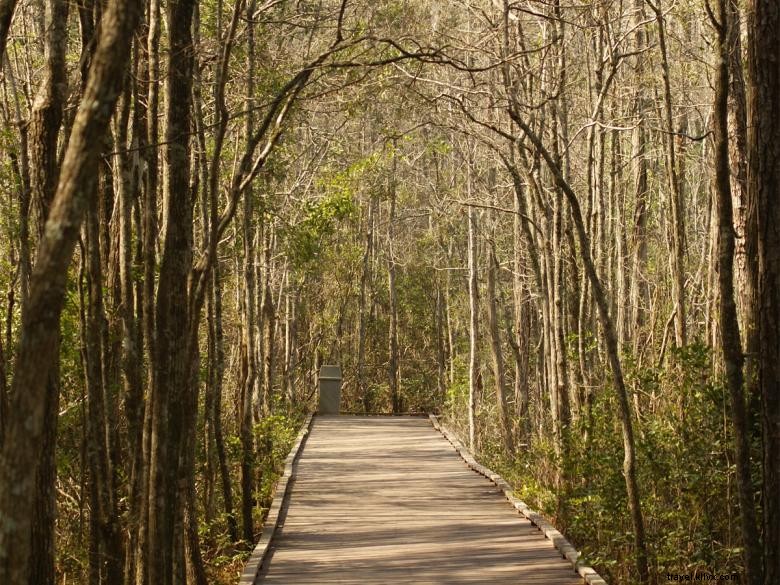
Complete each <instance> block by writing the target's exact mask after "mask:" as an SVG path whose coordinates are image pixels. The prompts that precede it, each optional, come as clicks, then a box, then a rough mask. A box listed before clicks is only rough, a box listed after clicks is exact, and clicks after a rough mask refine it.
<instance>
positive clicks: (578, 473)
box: [450, 345, 757, 585]
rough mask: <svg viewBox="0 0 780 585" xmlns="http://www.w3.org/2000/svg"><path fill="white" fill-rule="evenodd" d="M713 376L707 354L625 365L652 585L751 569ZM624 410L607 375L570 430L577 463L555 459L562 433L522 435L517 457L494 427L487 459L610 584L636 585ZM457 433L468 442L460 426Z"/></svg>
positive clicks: (719, 388)
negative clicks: (745, 559) (744, 556)
mask: <svg viewBox="0 0 780 585" xmlns="http://www.w3.org/2000/svg"><path fill="white" fill-rule="evenodd" d="M712 372H713V368H712V364H711V356H710V353H709V350H708V349H707V348H705V347H704V346H701V345H694V346H690V347H688V348H685V349H683V350H681V351H675V352H673V354H672V355H671V356H670V358H669V360H668V363H667V364H665V365H664V366H663V367H660V368H643V369H641V370H638V369H637V368H635V367H634V366H633V365H631V364H630V363H629V364H628V366H627V372H626V373H627V382H628V385H629V388H630V391H631V394H632V396H631V397H630V398H631V402H632V406H633V410H634V415H635V417H634V426H635V428H634V431H635V437H636V445H637V464H638V481H639V488H640V493H641V497H642V507H643V513H644V521H645V528H646V532H647V541H648V548H649V554H650V564H651V571H652V579H653V583H665V582H666V580H667V577H666V575H667V573H674V574H692V575H693V574H697V573H703V572H708V573H720V574H725V573H732V572H736V573H741V572H742V570H741V557H740V554H741V548H740V546H741V543H740V536H739V518H738V517H737V515H736V513H735V512H734V510H737V509H738V506H737V501H736V483H735V478H734V462H733V455H732V447H731V445H732V436H731V431H730V425H729V423H728V396H727V394H726V390H725V389H724V387H723V385H722V384H721V383H720V382H719V381H718V380H717V379H716V377H715V376H714V375H713V373H712ZM637 405H638V408H637ZM617 406H618V405H617V399H616V396H615V394H614V392H613V390H612V387H611V385H610V384H609V378H608V377H606V376H605V379H604V380H603V382H602V385H601V386H600V387H599V388H598V389H597V391H596V393H595V395H594V397H593V401H592V405H591V408H590V410H589V412H588V411H585V412H583V413H582V414H581V415H580V416H579V417H576V418H575V420H574V422H573V423H572V425H571V428H570V429H569V435H568V436H569V441H568V445H569V452H568V454H567V455H565V456H558V455H557V454H556V449H555V448H554V444H553V440H552V432H551V431H549V432H547V430H546V427H542V428H543V429H545V431H544V432H542V433H539V432H535V433H534V434H533V435H532V436H531V437H527V438H525V439H521V438H518V443H522V445H521V448H519V449H518V452H517V454H516V455H515V457H513V458H509V457H507V456H506V455H505V454H504V453H503V449H502V446H501V443H500V441H499V440H498V429H497V428H492V429H490V430H489V431H488V430H485V432H483V433H482V439H481V441H480V443H479V445H478V457H479V459H481V460H482V462H483V463H484V464H485V465H487V466H488V467H490V468H491V469H493V470H495V471H496V472H497V473H499V474H500V475H502V476H503V477H504V478H505V479H506V480H507V481H508V482H509V483H510V484H511V485H512V486H514V488H515V493H516V496H517V497H518V498H520V499H522V500H523V501H525V502H526V503H527V504H528V505H529V506H530V507H531V508H533V509H536V510H538V511H540V512H542V513H543V514H544V515H545V516H546V517H547V518H548V519H549V520H550V521H551V522H553V524H555V525H556V527H558V528H559V529H560V530H561V531H562V532H564V534H565V535H566V536H567V538H568V539H569V540H570V541H571V542H572V544H573V545H574V546H575V547H576V548H577V549H578V550H579V551H581V552H582V554H583V556H584V558H585V560H586V561H587V562H588V563H589V564H591V565H592V566H593V567H594V568H595V569H596V570H597V571H598V572H599V573H600V574H601V575H602V576H603V577H604V578H605V579H606V580H607V581H608V582H609V583H612V584H615V585H617V584H625V585H633V584H634V583H636V582H637V578H636V572H635V569H634V557H633V554H634V536H633V526H632V523H631V518H630V515H629V510H628V504H627V500H626V491H625V480H624V476H623V472H622V470H623V443H622V435H621V428H620V424H619V422H618V420H617V415H616V413H617ZM450 424H452V425H453V426H454V427H455V428H457V430H458V432H459V434H460V436H461V437H466V436H467V433H464V430H465V425H464V424H463V422H462V420H456V419H451V420H450ZM486 424H487V423H486ZM482 430H484V429H482ZM486 437H487V438H486ZM756 447H757V446H756ZM559 469H560V472H561V477H562V478H563V479H561V480H560V482H559V480H558V470H559Z"/></svg>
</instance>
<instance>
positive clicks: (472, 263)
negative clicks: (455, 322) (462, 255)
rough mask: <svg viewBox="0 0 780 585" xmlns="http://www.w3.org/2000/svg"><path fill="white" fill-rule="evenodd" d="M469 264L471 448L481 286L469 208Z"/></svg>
mask: <svg viewBox="0 0 780 585" xmlns="http://www.w3.org/2000/svg"><path fill="white" fill-rule="evenodd" d="M468 224H469V227H468V229H469V234H468V265H469V315H470V317H469V403H468V413H469V449H471V451H472V452H474V447H475V446H476V432H477V430H476V418H477V416H476V411H477V383H478V381H477V379H478V378H479V356H478V355H477V350H478V343H479V288H478V281H477V212H476V210H475V209H474V208H473V207H469V210H468Z"/></svg>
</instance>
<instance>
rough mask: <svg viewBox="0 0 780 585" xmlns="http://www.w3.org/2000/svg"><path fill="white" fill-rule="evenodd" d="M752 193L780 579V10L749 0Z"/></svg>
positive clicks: (772, 544) (767, 501)
mask: <svg viewBox="0 0 780 585" xmlns="http://www.w3.org/2000/svg"><path fill="white" fill-rule="evenodd" d="M746 12H747V14H748V31H749V35H748V44H749V47H748V72H749V88H750V91H749V102H748V160H749V168H748V197H749V198H750V199H751V200H752V202H753V203H754V204H755V205H756V208H757V211H758V270H759V278H758V283H759V289H758V306H759V307H760V312H759V315H758V328H759V387H760V389H761V426H762V430H763V464H764V477H763V486H762V488H763V508H764V509H763V512H764V533H763V541H764V583H765V585H773V584H776V583H778V582H780V554H778V553H777V551H778V550H780V498H779V497H778V494H780V116H778V114H777V104H778V103H780V68H778V66H777V55H778V54H780V11H778V6H777V3H776V2H775V1H774V0H750V2H748V9H747V11H746Z"/></svg>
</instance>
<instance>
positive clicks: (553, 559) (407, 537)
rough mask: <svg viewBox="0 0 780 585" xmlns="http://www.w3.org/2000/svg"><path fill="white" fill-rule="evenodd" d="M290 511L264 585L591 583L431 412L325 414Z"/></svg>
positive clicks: (307, 453)
mask: <svg viewBox="0 0 780 585" xmlns="http://www.w3.org/2000/svg"><path fill="white" fill-rule="evenodd" d="M282 518H283V527H282V528H281V530H280V531H279V532H277V533H276V536H275V537H274V540H273V542H272V546H271V551H270V554H269V557H268V559H267V560H266V563H265V567H264V570H263V571H262V573H261V576H260V579H259V582H260V583H267V584H272V583H287V584H293V583H294V584H296V585H297V584H300V585H303V584H328V583H342V584H354V585H358V584H370V585H379V584H382V585H389V584H391V583H404V582H405V583H408V584H441V585H456V584H460V583H496V584H504V583H506V584H509V583H512V584H529V585H531V584H539V585H541V584H545V585H575V584H580V583H582V580H581V579H580V578H579V577H578V576H577V575H576V574H575V573H574V572H573V570H572V568H571V565H570V564H569V563H568V562H567V561H565V560H564V559H562V558H561V556H560V554H559V553H558V552H557V551H556V550H555V549H554V548H553V546H552V544H551V543H550V542H549V541H548V540H546V539H545V538H544V536H543V535H542V534H541V533H540V532H539V530H538V529H536V528H535V527H534V526H533V525H532V524H531V523H530V522H529V521H528V520H526V519H524V518H521V517H520V516H518V514H517V513H516V512H515V511H514V510H513V509H512V507H511V506H510V505H509V504H508V503H507V501H506V499H505V498H504V497H503V495H502V494H501V493H500V492H499V491H498V490H497V488H496V487H495V486H494V485H493V484H492V483H491V482H490V481H488V480H487V479H485V478H484V477H482V476H480V475H478V474H476V473H474V472H473V471H471V470H470V469H469V468H468V467H467V466H466V464H465V463H464V462H463V461H462V459H461V458H460V457H459V456H458V455H457V454H456V452H455V451H454V450H453V448H452V446H451V445H450V444H449V443H448V442H447V441H446V440H445V439H444V438H443V437H442V436H441V434H439V433H438V432H437V431H435V430H434V429H433V428H432V426H431V424H430V422H429V421H428V420H426V419H424V418H412V417H408V418H407V417H387V418H384V417H353V416H342V417H317V418H315V421H314V426H313V428H312V432H311V435H310V436H309V438H308V440H307V443H306V446H305V448H304V451H303V453H302V455H301V458H300V460H299V463H298V469H297V473H296V479H295V483H294V485H293V487H292V491H291V495H290V499H289V504H288V505H287V506H286V509H285V510H284V511H283V516H282Z"/></svg>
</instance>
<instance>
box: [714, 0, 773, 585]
mask: <svg viewBox="0 0 780 585" xmlns="http://www.w3.org/2000/svg"><path fill="white" fill-rule="evenodd" d="M728 3H730V0H720V2H719V4H720V25H719V28H718V67H717V76H716V80H715V104H714V108H713V127H714V133H715V185H714V187H715V193H716V197H717V207H718V284H719V295H718V298H719V301H720V306H719V309H720V310H719V320H720V345H721V350H722V352H723V363H724V365H725V370H726V383H727V385H728V389H729V395H730V396H731V412H730V414H731V423H732V425H733V426H734V444H735V449H734V451H735V455H736V479H737V492H738V496H739V508H740V516H741V518H740V522H741V528H742V549H743V553H742V557H743V560H744V563H745V582H746V583H749V584H750V585H761V582H762V579H761V542H760V539H759V533H758V526H757V524H756V513H755V507H754V504H753V482H752V478H751V463H750V430H749V428H748V424H747V423H748V419H747V415H746V412H745V396H744V393H743V379H744V378H743V375H742V366H743V363H744V360H743V355H742V347H741V344H740V335H739V324H738V320H737V307H736V303H735V300H734V239H735V238H734V227H733V212H732V200H731V195H732V194H731V182H730V173H729V128H728V126H729V124H728V110H729V108H728V103H729V96H728V94H729V62H730V59H729V36H730V35H731V27H732V26H733V25H734V24H735V23H731V22H730V19H729V16H730V10H729V9H728V8H727V4H728Z"/></svg>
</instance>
